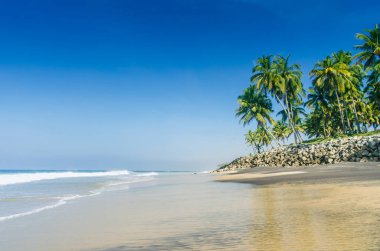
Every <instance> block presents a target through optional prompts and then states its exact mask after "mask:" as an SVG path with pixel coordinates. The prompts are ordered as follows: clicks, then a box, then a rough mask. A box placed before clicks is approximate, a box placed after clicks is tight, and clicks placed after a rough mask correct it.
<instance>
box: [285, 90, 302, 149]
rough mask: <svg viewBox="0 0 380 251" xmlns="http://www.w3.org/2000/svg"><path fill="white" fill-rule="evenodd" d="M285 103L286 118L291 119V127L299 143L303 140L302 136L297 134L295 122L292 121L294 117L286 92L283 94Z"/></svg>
mask: <svg viewBox="0 0 380 251" xmlns="http://www.w3.org/2000/svg"><path fill="white" fill-rule="evenodd" d="M285 104H286V108H287V109H288V118H289V121H292V123H293V128H294V131H295V134H294V135H296V136H297V137H298V141H299V142H300V143H302V142H303V140H302V137H301V135H300V134H299V132H298V130H297V129H296V124H295V123H296V122H295V121H294V118H293V109H292V106H291V104H289V102H288V96H287V95H286V94H285ZM295 138H296V137H295ZM296 142H297V141H296Z"/></svg>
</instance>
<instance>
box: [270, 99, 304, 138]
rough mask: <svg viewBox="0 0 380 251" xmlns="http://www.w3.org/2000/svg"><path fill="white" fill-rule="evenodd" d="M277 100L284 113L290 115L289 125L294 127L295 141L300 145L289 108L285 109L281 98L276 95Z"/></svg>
mask: <svg viewBox="0 0 380 251" xmlns="http://www.w3.org/2000/svg"><path fill="white" fill-rule="evenodd" d="M274 96H275V97H276V99H277V102H278V103H280V105H281V106H282V109H284V111H285V112H286V114H287V115H288V120H289V124H290V126H291V127H292V131H293V133H294V135H295V136H294V139H295V141H296V144H298V140H297V137H296V129H295V128H294V125H293V121H292V119H291V117H290V115H289V110H288V109H287V108H285V106H284V104H283V103H282V102H281V100H280V98H279V97H278V96H277V95H274Z"/></svg>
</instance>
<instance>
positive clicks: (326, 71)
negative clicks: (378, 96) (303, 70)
mask: <svg viewBox="0 0 380 251" xmlns="http://www.w3.org/2000/svg"><path fill="white" fill-rule="evenodd" d="M310 76H311V77H312V83H313V86H316V87H317V88H320V89H324V90H326V92H327V93H328V95H329V96H332V95H335V97H336V101H337V104H338V109H339V114H340V120H341V126H342V129H343V132H347V130H346V125H345V122H344V115H343V110H342V105H341V98H342V97H341V96H343V95H344V94H345V93H346V89H352V88H354V85H353V79H354V76H353V74H352V72H351V71H350V67H349V66H348V65H347V64H345V63H343V62H339V61H337V60H334V59H333V58H332V57H330V56H328V57H326V59H324V60H321V61H319V62H317V63H316V65H315V66H314V68H313V69H312V70H311V71H310Z"/></svg>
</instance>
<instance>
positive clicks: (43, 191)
mask: <svg viewBox="0 0 380 251" xmlns="http://www.w3.org/2000/svg"><path fill="white" fill-rule="evenodd" d="M157 175H158V173H157V172H131V171H128V170H114V171H55V170H0V223H1V222H2V221H8V220H12V219H14V218H19V217H23V216H27V215H31V214H36V213H40V212H42V211H45V210H48V209H52V208H56V207H59V206H62V205H65V204H66V203H68V202H69V201H72V200H77V199H80V198H84V197H89V196H97V195H99V194H101V193H104V192H107V191H110V190H123V189H128V188H129V186H130V185H131V184H132V183H140V182H148V181H151V180H153V179H155V176H157Z"/></svg>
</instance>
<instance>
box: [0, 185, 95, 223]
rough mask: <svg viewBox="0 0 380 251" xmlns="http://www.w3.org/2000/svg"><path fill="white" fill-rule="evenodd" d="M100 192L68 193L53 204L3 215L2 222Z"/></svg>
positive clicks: (0, 219) (0, 218)
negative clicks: (85, 193)
mask: <svg viewBox="0 0 380 251" xmlns="http://www.w3.org/2000/svg"><path fill="white" fill-rule="evenodd" d="M99 194H101V193H100V192H95V191H93V192H91V193H90V194H87V195H78V194H75V195H67V196H64V197H57V199H59V200H58V201H57V202H56V203H54V204H51V205H48V206H44V207H40V208H37V209H34V210H30V211H27V212H23V213H18V214H12V215H7V216H2V217H0V222H1V221H5V220H11V219H14V218H19V217H23V216H28V215H31V214H36V213H40V212H42V211H45V210H48V209H53V208H56V207H59V206H62V205H65V204H66V203H67V201H70V200H76V199H79V198H83V197H91V196H96V195H99Z"/></svg>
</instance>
